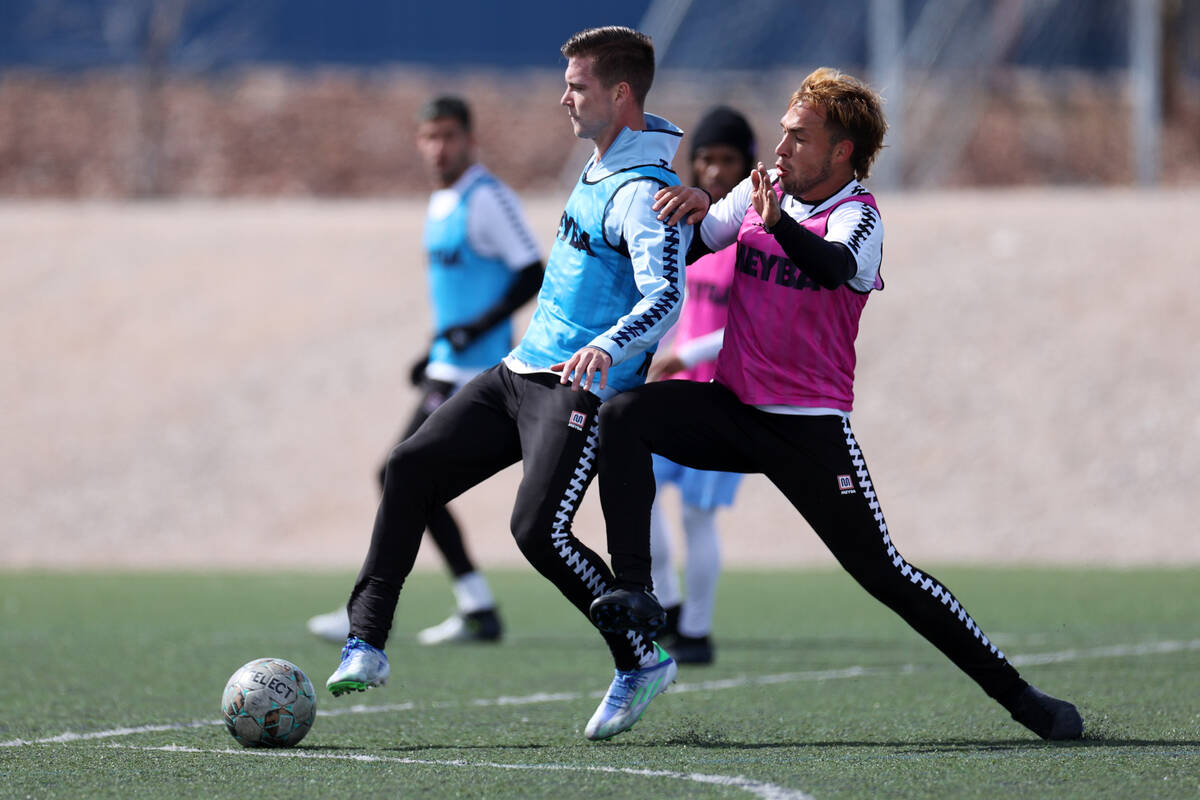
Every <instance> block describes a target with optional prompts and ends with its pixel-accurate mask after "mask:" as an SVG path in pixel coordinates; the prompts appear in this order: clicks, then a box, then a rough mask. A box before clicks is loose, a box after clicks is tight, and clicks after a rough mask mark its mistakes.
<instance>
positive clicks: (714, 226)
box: [697, 176, 754, 252]
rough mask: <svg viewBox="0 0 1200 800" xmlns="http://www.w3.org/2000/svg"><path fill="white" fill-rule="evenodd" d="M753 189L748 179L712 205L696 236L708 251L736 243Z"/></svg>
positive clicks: (721, 248) (714, 250)
mask: <svg viewBox="0 0 1200 800" xmlns="http://www.w3.org/2000/svg"><path fill="white" fill-rule="evenodd" d="M753 191H754V187H753V186H752V185H751V184H750V177H749V176H746V178H745V179H744V180H743V181H742V182H741V183H739V184H738V185H737V186H734V187H733V188H732V189H730V190H729V194H727V195H725V196H724V197H722V198H721V199H720V200H718V201H717V202H715V203H713V204H712V207H711V208H709V209H708V215H707V216H705V217H704V219H703V220H701V222H700V224H699V225H698V226H697V235H698V236H699V237H700V238H701V239H703V240H704V244H706V245H707V246H708V248H709V249H710V250H712V251H713V252H716V251H717V250H723V249H725V248H726V247H728V246H729V245H731V244H733V243H734V242H736V241H737V235H738V231H739V230H741V227H742V220H743V219H745V218H746V209H748V208H750V196H751V194H752V193H753Z"/></svg>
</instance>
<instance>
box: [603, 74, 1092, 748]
mask: <svg viewBox="0 0 1200 800" xmlns="http://www.w3.org/2000/svg"><path fill="white" fill-rule="evenodd" d="M780 124H781V125H782V127H783V136H782V139H781V141H780V143H779V145H778V147H776V149H775V155H776V161H775V169H774V170H771V171H768V170H767V169H766V168H765V167H764V166H763V165H762V164H761V163H759V164H758V166H757V167H756V169H755V170H754V171H753V172H752V173H751V175H750V177H749V178H748V179H747V180H745V181H743V182H742V183H740V184H739V185H738V186H737V187H735V188H734V189H733V191H731V192H730V193H729V194H728V195H726V197H725V198H724V199H723V200H721V201H720V202H718V203H716V204H714V205H712V207H711V208H710V209H708V210H707V215H705V216H704V217H703V220H702V222H701V223H700V224H699V226H698V230H697V232H698V234H699V235H698V236H695V237H694V238H693V245H692V247H691V248H690V249H689V253H688V260H689V261H691V260H692V259H693V258H694V257H696V256H697V255H699V254H701V253H704V252H707V251H716V250H720V249H722V248H724V247H727V246H729V245H730V244H733V243H734V242H736V244H737V258H736V273H735V276H734V281H733V287H732V289H731V293H730V301H729V317H728V321H727V322H726V326H725V336H724V346H723V347H722V349H721V352H720V355H719V357H718V359H717V369H716V375H715V377H714V379H713V381H712V382H711V383H694V382H689V381H667V382H660V383H649V384H646V385H645V386H641V387H638V388H636V389H633V390H631V391H629V392H626V393H624V394H621V395H619V396H618V397H616V398H614V399H613V400H611V401H609V402H608V403H606V404H605V405H604V407H603V409H602V411H601V414H600V419H601V422H600V426H601V427H600V439H601V452H600V459H599V472H600V498H601V503H602V506H603V509H604V517H605V522H606V525H607V529H608V544H609V552H610V553H611V555H612V565H613V572H614V574H615V577H616V587H615V588H614V589H613V590H612V591H610V592H608V593H607V594H605V595H603V596H601V597H599V598H597V599H596V601H595V602H594V603H593V604H592V609H591V612H592V618H593V620H594V621H595V622H596V624H597V625H598V626H599V627H601V629H602V630H610V631H611V630H621V629H626V630H639V631H647V630H649V629H652V628H654V627H656V625H657V623H658V622H659V620H661V616H662V614H661V609H656V608H655V607H654V606H655V602H654V599H655V598H654V597H653V595H652V594H650V593H649V587H650V586H651V571H650V546H649V539H650V535H649V518H650V506H651V502H652V501H653V497H654V481H653V477H652V475H651V472H650V463H651V454H652V453H657V454H660V455H663V456H665V457H667V458H669V459H671V460H672V461H674V462H677V463H679V464H683V465H685V466H689V467H693V468H696V469H706V470H724V471H733V472H757V473H763V474H764V475H766V476H767V477H768V478H769V479H770V480H771V482H772V483H774V484H775V485H776V486H777V487H778V488H779V490H780V491H781V492H783V494H784V496H785V497H787V499H788V501H789V502H791V504H792V505H793V506H794V507H795V508H796V510H797V511H799V512H800V514H801V515H802V516H803V517H804V519H805V520H806V521H807V522H808V524H809V525H810V526H811V527H812V529H813V530H814V531H815V532H816V534H817V535H818V536H820V537H821V540H822V541H823V542H824V543H825V545H826V546H827V547H828V548H829V549H830V551H831V552H832V553H833V555H834V556H835V557H836V558H837V560H838V562H839V563H840V564H841V565H842V566H843V567H844V568H845V569H846V571H847V572H849V573H850V575H851V576H853V578H854V579H855V580H856V581H858V583H859V584H860V585H861V586H862V587H863V588H864V589H866V590H867V591H868V592H870V593H871V595H872V596H873V597H875V598H876V599H878V600H879V601H880V602H882V603H884V604H885V605H887V606H888V607H889V608H890V609H892V610H893V611H895V612H896V613H897V614H899V615H900V616H901V617H902V618H903V619H904V621H905V622H907V623H908V624H909V625H911V626H912V627H913V628H914V629H915V630H916V631H917V632H918V633H920V634H921V635H922V636H924V637H925V638H926V639H928V640H929V641H930V643H932V644H933V645H934V646H935V647H937V648H938V649H939V650H941V652H942V653H943V654H945V655H946V656H947V657H948V658H949V659H950V660H951V661H953V662H954V663H955V664H956V665H957V666H958V667H959V668H960V669H962V670H963V671H964V672H966V673H967V675H968V676H970V677H971V679H973V680H974V681H975V682H976V683H978V684H979V686H980V688H982V689H983V690H984V692H986V693H987V694H988V695H989V696H990V697H992V698H993V699H995V700H996V701H997V702H999V703H1000V704H1001V705H1002V706H1003V707H1004V708H1005V709H1007V710H1008V711H1009V712H1010V713H1011V714H1012V717H1013V719H1015V720H1017V721H1018V722H1020V723H1021V724H1023V725H1025V726H1026V727H1028V728H1029V729H1030V730H1032V731H1033V732H1035V733H1036V734H1038V735H1039V736H1041V737H1042V738H1044V739H1077V738H1079V737H1080V736H1082V733H1083V722H1082V719H1081V718H1080V716H1079V712H1078V711H1077V710H1076V708H1075V706H1073V705H1072V704H1070V703H1068V702H1066V701H1063V700H1059V699H1056V698H1054V697H1051V696H1049V695H1047V694H1045V693H1043V692H1041V691H1039V690H1038V689H1036V688H1035V687H1033V686H1031V685H1029V684H1028V683H1026V682H1025V681H1024V680H1023V679H1022V678H1021V676H1020V675H1019V674H1018V673H1017V670H1016V669H1015V668H1014V667H1013V666H1012V664H1011V663H1010V662H1009V661H1008V660H1007V659H1006V658H1005V656H1004V654H1003V653H1002V652H1001V651H1000V650H999V648H997V647H996V645H995V644H994V643H993V642H991V641H990V640H989V639H988V637H987V636H985V635H984V633H983V631H982V630H981V629H980V628H979V626H978V625H977V624H976V622H975V620H974V619H972V618H971V616H970V615H969V614H968V613H967V611H966V609H965V608H964V607H963V606H962V604H961V603H960V602H959V601H958V599H956V598H955V596H954V595H953V594H951V592H950V590H949V589H948V588H947V587H946V586H945V585H944V584H943V583H941V582H940V581H939V580H938V579H937V578H935V577H934V576H932V575H930V574H929V573H927V572H925V571H924V570H922V569H919V568H917V567H916V566H914V565H913V564H911V563H909V562H908V561H906V560H905V559H904V557H903V556H901V555H900V553H899V551H898V550H897V548H896V545H895V543H894V542H893V541H892V537H891V532H890V531H889V529H888V527H887V523H886V522H885V521H884V516H883V511H882V510H881V508H880V504H879V498H878V496H877V495H876V493H875V487H874V484H873V483H872V480H871V476H870V473H868V471H867V464H866V460H865V458H864V456H863V452H862V449H861V448H860V447H859V444H858V441H857V440H856V439H855V436H854V432H853V430H852V429H851V427H850V411H851V407H852V404H853V400H854V364H855V352H854V340H855V337H856V336H857V333H858V322H859V317H860V316H861V314H862V311H863V308H864V306H865V305H866V303H867V299H868V297H869V296H870V295H871V293H872V292H874V291H878V290H881V289H882V288H883V280H882V278H881V277H880V272H879V268H880V263H881V260H882V255H883V223H882V220H881V216H880V212H879V207H878V204H877V203H876V201H875V198H874V197H873V196H872V195H871V194H870V193H869V192H868V191H867V189H866V188H865V187H864V186H863V185H862V184H861V183H860V181H861V180H864V179H866V177H867V175H868V173H869V171H870V167H871V163H872V161H873V160H874V158H875V156H876V154H877V153H878V152H879V148H880V147H881V146H882V143H883V135H884V132H885V131H886V129H887V123H886V122H885V120H884V116H883V112H882V109H881V101H880V98H879V96H878V95H877V94H875V92H873V91H872V90H871V89H870V88H868V87H867V86H866V85H865V84H863V83H862V82H860V81H858V80H857V79H855V78H852V77H850V76H848V75H845V74H843V73H840V72H838V71H836V70H831V69H828V68H821V69H818V70H816V71H815V72H813V73H812V74H810V75H809V76H808V77H807V78H805V80H804V82H803V84H802V85H801V86H800V88H799V90H798V91H796V93H795V94H793V95H792V97H791V100H790V101H789V103H788V107H787V111H786V113H785V114H784V115H783V118H782V119H781V120H780ZM707 206H708V202H707V196H706V195H705V194H704V193H703V192H700V191H699V190H686V189H683V190H681V189H666V190H663V191H662V192H660V193H659V199H658V202H657V203H656V207H657V208H659V210H660V213H662V214H664V215H666V216H668V217H672V218H677V217H681V216H685V215H686V216H687V217H688V218H689V220H690V221H692V222H695V221H696V217H699V216H700V213H701V212H702V211H703V210H704V209H705V208H707Z"/></svg>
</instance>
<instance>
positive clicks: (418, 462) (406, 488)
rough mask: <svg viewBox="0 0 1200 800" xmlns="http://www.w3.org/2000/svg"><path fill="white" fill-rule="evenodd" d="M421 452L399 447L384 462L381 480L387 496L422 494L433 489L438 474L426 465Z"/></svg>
mask: <svg viewBox="0 0 1200 800" xmlns="http://www.w3.org/2000/svg"><path fill="white" fill-rule="evenodd" d="M425 460H426V459H424V458H422V456H421V453H420V451H416V450H413V449H412V448H408V447H405V446H404V444H403V443H401V444H399V445H397V446H396V447H395V448H394V449H393V450H392V452H391V453H390V454H389V455H388V457H387V460H386V461H384V462H383V468H382V469H381V470H380V473H379V479H380V484H381V486H382V488H383V493H384V494H385V495H392V496H395V495H397V494H412V493H414V492H416V493H422V492H423V491H424V490H426V489H432V487H433V484H432V480H431V478H432V476H433V475H434V474H436V470H434V469H433V468H432V467H431V465H429V464H426V463H425Z"/></svg>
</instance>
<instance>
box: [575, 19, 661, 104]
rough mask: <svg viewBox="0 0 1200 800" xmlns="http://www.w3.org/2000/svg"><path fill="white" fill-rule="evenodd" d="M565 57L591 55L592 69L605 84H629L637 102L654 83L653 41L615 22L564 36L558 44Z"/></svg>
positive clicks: (644, 98)
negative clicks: (565, 39)
mask: <svg viewBox="0 0 1200 800" xmlns="http://www.w3.org/2000/svg"><path fill="white" fill-rule="evenodd" d="M561 50H562V54H563V56H565V57H566V58H591V59H592V71H593V72H595V73H596V77H597V78H599V79H600V82H601V83H602V84H604V86H605V87H606V88H607V87H609V86H614V85H616V84H618V83H620V82H621V81H624V82H625V83H628V84H629V88H630V89H632V90H633V97H634V99H635V100H636V101H637V104H638V106H644V105H645V104H646V95H648V94H649V93H650V85H651V84H652V83H654V43H653V42H652V41H651V40H650V37H649V36H647V35H646V34H644V33H639V32H638V31H635V30H633V29H632V28H623V27H621V26H619V25H606V26H604V27H603V28H588V29H587V30H583V31H580V32H579V33H577V34H575V35H574V36H572V37H571V38H570V39H567V41H566V42H564V43H563V46H562V48H561Z"/></svg>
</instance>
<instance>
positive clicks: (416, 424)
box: [379, 378, 475, 578]
mask: <svg viewBox="0 0 1200 800" xmlns="http://www.w3.org/2000/svg"><path fill="white" fill-rule="evenodd" d="M421 389H422V395H421V404H420V405H419V406H417V410H416V411H415V412H414V413H413V415H412V419H410V420H409V421H408V427H407V428H405V430H404V433H402V434H401V435H400V439H399V441H398V442H397V444H399V442H403V441H404V440H405V439H407V438H408V437H410V436H412V435H413V434H414V433H416V432H417V429H418V428H420V427H421V426H422V425H423V424H424V423H425V420H427V419H429V415H430V414H432V413H433V412H434V411H437V410H438V408H439V407H440V406H441V405H442V403H444V402H446V399H447V398H449V397H450V395H451V394H453V393H454V384H453V383H450V382H449V381H437V380H433V379H431V378H426V379H425V381H424V382H423V383H422V384H421ZM386 475H387V460H384V462H383V464H382V465H381V466H380V467H379V490H380V491H383V485H384V478H385V477H386ZM428 524H429V535H430V536H431V537H432V538H433V543H434V544H435V545H437V549H438V550H439V551H441V554H442V558H444V559H445V560H446V566H447V567H449V568H450V574H451V575H453V576H454V577H455V578H459V577H462V576H463V575H466V574H467V573H470V572H474V571H475V564H474V563H473V562H472V561H471V557H470V556H469V555H467V548H466V545H465V544H464V542H463V537H462V529H461V528H459V527H458V521H457V520H455V519H454V515H453V514H451V513H450V509H448V508H446V506H438V507H436V508H434V509H433V511H431V512H430V514H429V523H428Z"/></svg>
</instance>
